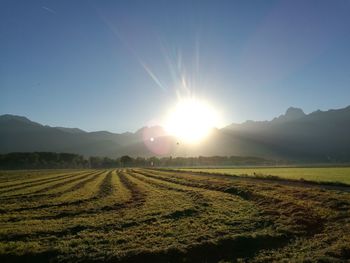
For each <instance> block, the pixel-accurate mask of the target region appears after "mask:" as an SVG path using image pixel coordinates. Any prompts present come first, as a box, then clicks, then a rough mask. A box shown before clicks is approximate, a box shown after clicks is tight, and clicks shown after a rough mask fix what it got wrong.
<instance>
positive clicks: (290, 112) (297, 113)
mask: <svg viewBox="0 0 350 263" xmlns="http://www.w3.org/2000/svg"><path fill="white" fill-rule="evenodd" d="M284 116H286V117H288V118H293V119H297V118H301V117H304V116H305V113H304V111H303V110H302V109H300V108H294V107H289V108H288V109H287V111H286V113H285V114H284Z"/></svg>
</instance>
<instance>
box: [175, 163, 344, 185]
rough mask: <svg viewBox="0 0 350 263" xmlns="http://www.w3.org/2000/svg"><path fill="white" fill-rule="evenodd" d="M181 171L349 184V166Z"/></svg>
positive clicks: (193, 169)
mask: <svg viewBox="0 0 350 263" xmlns="http://www.w3.org/2000/svg"><path fill="white" fill-rule="evenodd" d="M180 170H182V171H194V172H204V173H216V174H228V175H229V174H230V175H245V176H254V177H271V176H277V177H280V178H282V179H292V180H300V179H301V180H307V181H315V182H322V183H324V182H325V183H327V182H330V183H344V184H349V185H350V167H322V168H313V167H310V168H309V167H308V168H299V167H286V168H280V167H266V168H265V167H257V168H184V169H180Z"/></svg>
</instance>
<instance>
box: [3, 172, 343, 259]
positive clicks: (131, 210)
mask: <svg viewBox="0 0 350 263" xmlns="http://www.w3.org/2000/svg"><path fill="white" fill-rule="evenodd" d="M349 190H350V189H349V188H347V187H346V186H341V187H339V188H337V187H336V186H334V189H333V190H329V189H327V188H326V186H325V185H322V184H320V185H317V184H303V183H300V182H293V181H289V182H285V181H281V180H276V181H274V180H272V179H271V180H263V179H259V178H251V177H242V178H240V177H234V176H230V175H210V174H204V173H202V174H195V173H192V172H186V171H185V172H184V171H182V172H176V171H164V170H151V169H136V168H135V169H111V170H80V171H79V170H71V171H69V170H56V171H49V170H47V171H20V172H19V171H11V172H5V171H3V172H0V202H1V207H0V226H1V227H0V262H24V261H26V262H48V261H51V262H101V261H105V262H219V261H220V262H247V261H248V262H271V261H275V262H345V261H348V260H350V235H349V233H350V193H349Z"/></svg>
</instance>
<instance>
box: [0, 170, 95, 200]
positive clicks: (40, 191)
mask: <svg viewBox="0 0 350 263" xmlns="http://www.w3.org/2000/svg"><path fill="white" fill-rule="evenodd" d="M94 173H96V172H85V173H83V174H79V175H73V176H67V177H65V178H60V179H58V180H57V181H56V180H55V181H51V182H46V183H43V184H40V185H39V186H34V187H31V188H29V189H27V190H29V192H27V193H20V194H10V195H6V196H3V197H1V198H0V200H6V201H11V200H12V201H14V202H17V201H19V200H25V201H30V200H34V199H38V198H42V197H44V196H46V197H52V196H55V194H53V193H50V192H51V191H52V190H53V191H54V192H56V191H58V190H60V188H61V187H64V186H66V185H69V184H72V183H74V182H77V181H79V180H83V179H84V178H86V177H87V176H90V175H92V174H94ZM56 182H58V183H56ZM56 194H59V193H56Z"/></svg>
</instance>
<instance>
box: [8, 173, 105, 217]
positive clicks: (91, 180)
mask: <svg viewBox="0 0 350 263" xmlns="http://www.w3.org/2000/svg"><path fill="white" fill-rule="evenodd" d="M103 174H104V172H97V173H93V174H91V175H89V176H86V178H85V179H84V180H81V181H79V182H78V183H76V184H74V185H73V186H71V187H69V188H67V189H65V190H63V191H61V192H59V193H55V194H52V195H50V198H45V201H43V200H40V199H42V198H44V197H46V195H44V196H36V197H37V201H34V200H33V199H31V201H30V202H24V203H23V204H21V205H20V206H18V205H16V204H14V205H13V204H12V206H8V207H12V208H10V209H4V210H5V212H7V213H10V212H20V211H27V210H42V209H47V208H52V207H61V206H68V205H72V204H74V203H81V201H83V200H86V199H89V198H91V196H92V195H93V194H94V189H95V188H97V185H96V183H97V184H98V183H99V178H100V177H102V176H103ZM85 186H87V187H86V188H85ZM38 199H39V200H38Z"/></svg>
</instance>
